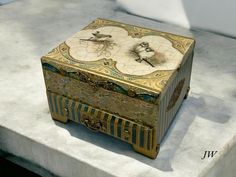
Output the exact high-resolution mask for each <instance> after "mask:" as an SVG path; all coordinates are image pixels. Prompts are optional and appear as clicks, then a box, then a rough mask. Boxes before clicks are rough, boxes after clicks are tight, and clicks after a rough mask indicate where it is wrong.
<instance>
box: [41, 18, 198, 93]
mask: <svg viewBox="0 0 236 177" xmlns="http://www.w3.org/2000/svg"><path fill="white" fill-rule="evenodd" d="M109 25H110V26H118V27H121V28H124V29H125V30H127V31H128V34H129V35H130V36H132V37H135V38H138V37H143V36H146V35H158V36H162V37H164V38H166V39H167V40H169V41H171V43H172V45H173V47H174V48H176V49H177V50H179V51H180V52H181V53H186V52H187V51H188V50H191V49H192V47H191V46H192V45H194V40H193V39H191V38H187V37H183V36H180V35H174V34H171V33H166V32H161V31H157V30H152V29H148V28H143V27H138V26H134V25H128V24H125V23H120V22H115V21H112V20H105V19H97V20H95V21H93V22H92V23H91V24H89V25H88V26H87V27H85V28H84V29H83V30H85V29H96V28H99V27H103V26H109ZM48 59H49V60H54V61H55V60H56V61H58V62H63V63H62V65H66V64H67V65H68V66H70V67H74V68H77V69H78V67H79V69H82V70H84V71H86V72H88V71H89V72H94V73H95V74H96V75H98V77H104V76H106V77H108V78H110V79H112V80H114V81H117V82H119V84H121V86H126V85H129V86H132V87H134V88H135V89H136V88H137V87H138V88H140V89H144V90H146V91H147V92H149V91H151V92H154V93H157V94H160V92H162V90H163V89H164V88H165V86H166V84H167V82H168V80H169V79H170V78H171V76H172V74H173V73H174V71H175V70H164V71H163V70H162V71H161V70H159V71H154V72H153V73H151V74H147V75H143V76H135V75H128V74H123V73H122V72H120V71H119V70H118V69H117V68H116V66H115V64H116V62H115V61H113V60H112V59H105V58H104V59H101V60H97V61H93V62H86V61H78V60H75V59H74V58H73V57H71V56H70V53H69V47H68V46H67V45H66V43H65V42H64V43H62V44H61V45H59V46H58V47H57V48H55V49H53V50H52V51H51V52H50V53H49V54H47V55H46V56H45V57H43V58H42V60H48ZM104 63H109V65H104ZM151 94H152V95H153V93H151Z"/></svg>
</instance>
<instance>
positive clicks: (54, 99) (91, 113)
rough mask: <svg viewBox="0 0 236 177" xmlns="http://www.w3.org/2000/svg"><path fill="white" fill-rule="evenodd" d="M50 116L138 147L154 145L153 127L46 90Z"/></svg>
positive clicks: (144, 147)
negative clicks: (75, 123)
mask: <svg viewBox="0 0 236 177" xmlns="http://www.w3.org/2000/svg"><path fill="white" fill-rule="evenodd" d="M47 96H48V100H49V107H50V111H51V114H52V117H53V118H54V119H57V120H60V121H61V120H62V121H67V120H72V121H74V122H78V123H81V124H83V125H84V126H86V127H87V128H89V129H91V130H92V131H95V132H96V131H100V132H103V133H106V134H108V135H111V136H114V137H116V138H119V139H121V140H123V141H126V142H128V143H130V144H133V145H136V146H138V147H139V148H143V149H147V150H151V149H153V147H155V139H156V138H155V133H154V129H153V128H152V127H149V126H144V125H141V124H138V123H136V122H133V121H130V120H127V119H124V118H122V117H119V116H117V115H114V114H110V113H108V112H105V111H102V110H100V109H96V108H94V107H92V106H89V105H88V104H84V103H81V102H79V101H74V100H73V99H69V98H67V97H64V96H60V95H58V94H55V93H52V92H50V91H47Z"/></svg>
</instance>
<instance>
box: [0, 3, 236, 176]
mask: <svg viewBox="0 0 236 177" xmlns="http://www.w3.org/2000/svg"><path fill="white" fill-rule="evenodd" d="M95 4H96V5H95ZM97 17H103V18H109V19H113V20H119V21H123V22H126V23H132V24H136V25H141V26H146V27H151V28H156V29H159V30H164V31H168V32H174V33H177V34H183V35H188V36H190V37H194V38H195V39H196V41H197V45H196V49H195V56H194V63H193V72H192V78H191V90H190V94H189V97H188V99H187V100H186V101H185V102H184V103H183V105H182V107H181V109H180V110H179V112H178V114H177V116H176V119H175V120H174V122H173V124H172V125H171V127H170V129H169V132H168V133H167V135H166V137H165V139H164V140H163V142H162V144H161V149H160V152H159V155H158V157H157V159H156V160H151V159H148V158H146V157H144V156H142V155H139V154H137V153H135V152H134V151H133V150H132V148H131V146H130V145H128V144H126V143H124V142H121V141H119V140H116V139H114V138H112V137H109V136H106V135H103V134H94V133H93V132H90V131H89V130H87V129H86V128H84V127H82V126H80V125H77V124H75V123H72V122H69V123H68V124H62V123H58V122H55V121H53V120H52V119H50V114H49V110H48V105H47V99H46V94H45V86H44V81H43V75H42V69H41V64H40V57H41V56H42V55H44V54H45V53H47V52H48V51H50V50H51V49H52V48H54V47H55V46H56V45H57V44H58V43H60V42H62V41H64V40H65V39H67V38H68V37H70V36H72V35H73V34H74V33H76V32H77V31H79V29H81V28H82V27H83V26H85V25H86V24H88V22H90V21H91V20H93V19H95V18H97ZM0 51H1V52H0V61H1V64H0V93H1V96H0V100H1V104H0V148H1V150H3V151H6V152H10V153H11V154H14V155H16V156H19V157H21V158H24V159H26V160H28V161H30V162H32V163H34V164H37V165H39V166H41V167H42V168H45V169H47V170H49V171H50V172H51V173H53V174H56V175H59V176H68V177H69V176H82V177H84V176H101V177H106V176H132V177H138V176H140V177H141V176H142V177H143V176H145V177H149V176H150V177H153V176H158V177H162V176H163V177H164V176H165V177H168V176H171V177H183V176H188V177H197V176H201V177H203V176H204V177H206V176H208V177H212V176H216V175H220V176H224V177H235V174H236V172H235V168H234V166H235V163H236V158H235V148H236V128H235V127H236V109H235V108H236V60H235V56H236V40H235V39H232V38H228V37H225V36H220V35H216V34H213V33H208V32H204V31H197V30H196V31H188V30H185V29H183V28H179V27H176V26H172V25H168V24H164V23H159V22H155V21H151V20H148V19H144V18H140V17H136V16H132V15H129V14H126V13H124V12H122V11H120V10H119V9H116V7H115V2H114V1H111V0H102V1H99V3H98V1H96V0H90V1H86V0H80V1H76V0H74V1H62V0H59V1H46V0H40V1H39V0H31V1H29V0H21V1H15V2H13V3H10V4H7V5H4V6H0ZM205 151H218V152H217V154H216V155H215V156H214V157H213V158H209V159H204V160H201V157H202V156H203V154H204V152H205ZM222 164H225V166H222ZM219 169H222V170H219Z"/></svg>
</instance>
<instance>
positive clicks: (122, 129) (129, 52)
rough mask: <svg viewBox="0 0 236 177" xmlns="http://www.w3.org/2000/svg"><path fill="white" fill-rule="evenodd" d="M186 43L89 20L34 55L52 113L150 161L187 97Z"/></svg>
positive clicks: (188, 40) (188, 65)
mask: <svg viewBox="0 0 236 177" xmlns="http://www.w3.org/2000/svg"><path fill="white" fill-rule="evenodd" d="M194 44H195V42H194V40H193V39H191V38H188V37H183V36H179V35H175V34H170V33H166V32H161V31H157V30H152V29H147V28H142V27H138V26H133V25H128V24H124V23H120V22H115V21H110V20H105V19H96V20H95V21H93V22H92V23H90V24H89V25H88V26H86V27H85V28H84V29H82V30H81V31H79V32H78V33H76V34H75V35H74V36H72V37H71V38H69V39H68V40H66V41H65V42H63V43H61V44H60V45H59V46H58V47H56V48H55V49H53V50H52V51H51V52H49V53H48V54H47V55H45V56H43V57H42V59H41V61H42V67H43V73H44V78H45V84H46V91H47V96H48V103H49V107H50V112H51V115H52V118H53V119H55V120H58V121H61V122H67V121H68V120H71V121H75V122H78V123H81V124H83V125H84V126H86V127H87V128H89V129H91V130H92V131H94V132H98V131H99V132H103V133H106V134H107V135H110V136H113V137H115V138H118V139H121V140H123V141H125V142H127V143H130V144H132V146H133V148H134V150H135V151H137V152H139V153H142V154H144V155H146V156H148V157H150V158H155V157H156V156H157V153H158V150H159V145H160V143H161V141H162V139H163V137H164V135H165V133H166V131H167V129H168V127H169V126H170V124H171V122H172V120H173V118H174V116H175V114H176V112H177V110H178V109H179V107H180V105H181V103H182V101H183V99H184V98H185V97H186V96H187V94H188V91H189V84H190V75H191V66H192V58H193V48H194Z"/></svg>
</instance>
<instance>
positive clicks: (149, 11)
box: [117, 0, 236, 37]
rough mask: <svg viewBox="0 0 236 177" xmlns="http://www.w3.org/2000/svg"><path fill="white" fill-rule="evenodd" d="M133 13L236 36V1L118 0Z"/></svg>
mask: <svg viewBox="0 0 236 177" xmlns="http://www.w3.org/2000/svg"><path fill="white" fill-rule="evenodd" d="M117 4H118V6H119V7H121V8H123V9H125V10H127V11H128V12H130V13H133V14H136V15H140V16H144V17H148V18H152V19H156V20H158V21H163V22H167V23H172V24H176V25H180V26H182V27H185V28H192V27H195V28H201V29H206V30H210V31H214V32H218V33H223V34H225V35H230V36H234V37H236V1H235V0H195V1H193V0H117Z"/></svg>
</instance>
